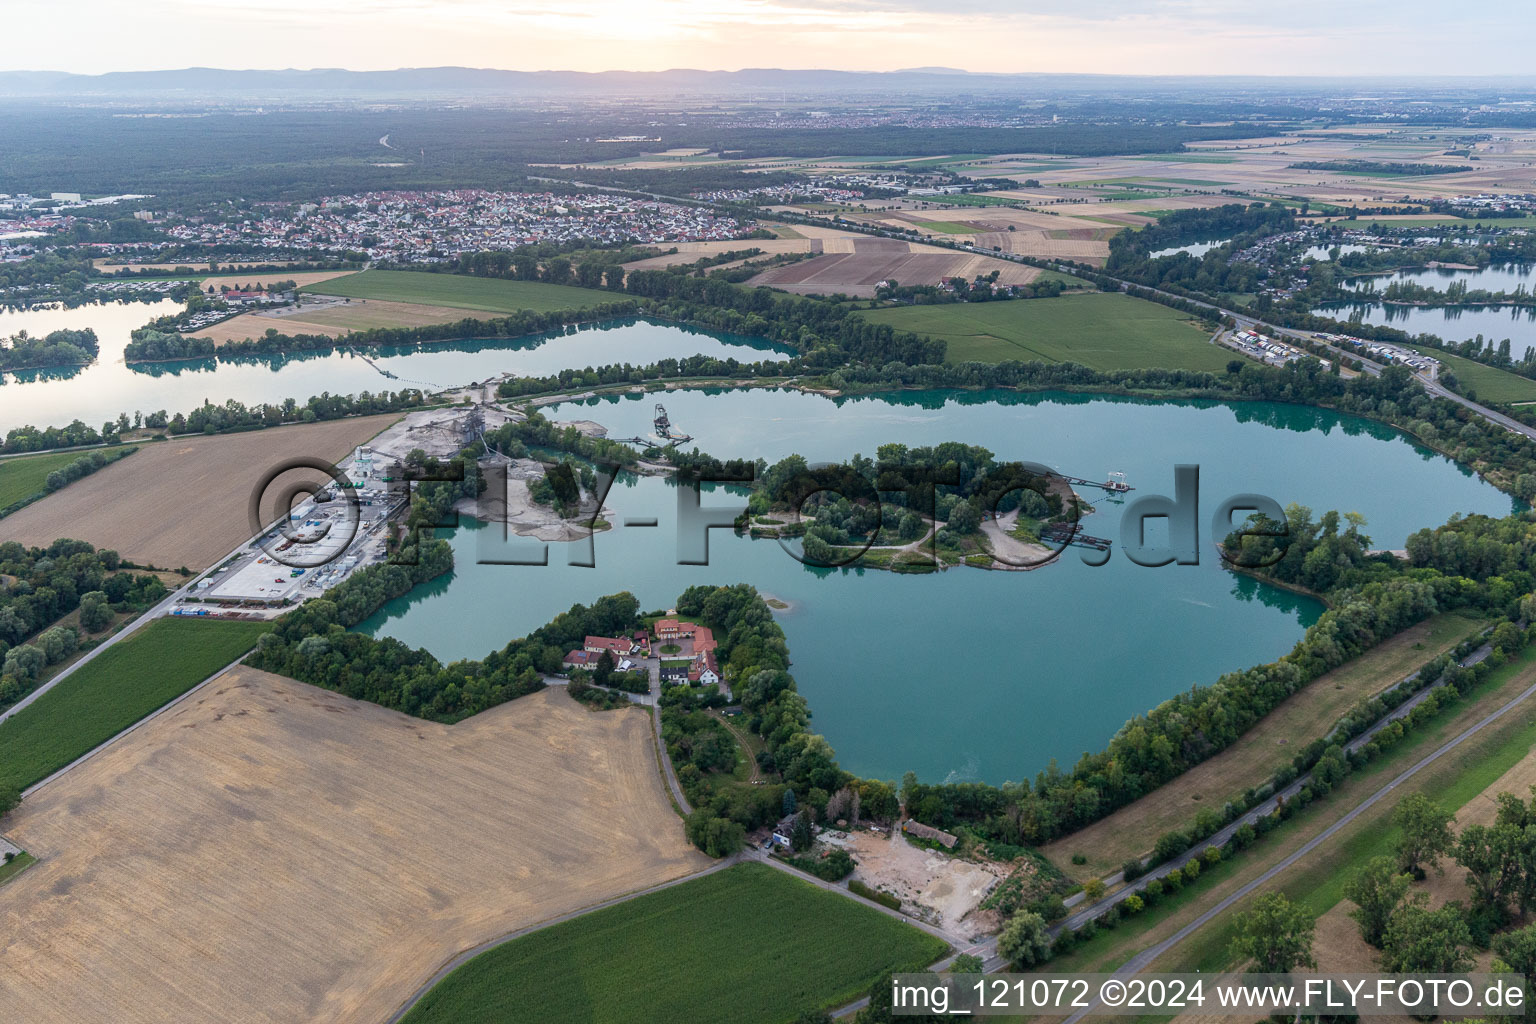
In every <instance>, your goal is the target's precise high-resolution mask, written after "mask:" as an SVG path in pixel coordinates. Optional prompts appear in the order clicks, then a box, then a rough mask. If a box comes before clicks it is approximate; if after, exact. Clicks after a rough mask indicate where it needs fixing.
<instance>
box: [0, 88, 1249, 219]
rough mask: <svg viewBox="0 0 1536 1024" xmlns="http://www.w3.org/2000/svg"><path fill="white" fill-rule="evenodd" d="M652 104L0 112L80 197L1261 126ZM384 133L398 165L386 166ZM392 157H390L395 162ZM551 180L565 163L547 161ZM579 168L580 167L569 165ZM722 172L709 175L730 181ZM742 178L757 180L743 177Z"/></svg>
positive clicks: (27, 160)
mask: <svg viewBox="0 0 1536 1024" xmlns="http://www.w3.org/2000/svg"><path fill="white" fill-rule="evenodd" d="M653 121H654V113H653V112H651V111H644V110H642V111H638V112H636V113H633V114H626V113H619V112H613V113H610V112H608V111H605V110H597V109H592V110H589V111H587V112H585V113H582V114H578V115H576V116H574V117H573V116H572V115H571V114H570V113H569V112H567V111H559V110H538V109H490V108H473V107H444V108H433V107H425V106H422V107H415V106H396V105H390V106H389V107H388V108H387V109H369V110H334V109H313V110H308V109H297V110H269V111H265V112H263V113H261V114H259V115H252V114H247V113H224V112H220V111H208V112H204V113H202V115H201V116H198V117H190V118H125V117H115V116H113V114H112V113H111V112H110V111H105V110H92V109H86V108H75V107H64V106H51V107H48V108H45V109H38V108H35V107H30V108H29V107H25V106H9V107H5V106H0V137H4V138H5V139H6V140H7V141H8V143H9V144H8V145H7V146H6V147H5V149H4V151H3V152H0V179H3V180H4V181H6V182H7V183H8V187H9V188H10V189H11V190H12V191H28V192H32V193H34V194H42V195H46V194H47V193H48V191H49V190H50V189H51V188H54V187H57V185H58V183H59V182H60V181H66V180H67V181H69V182H70V183H71V184H72V185H73V186H74V187H75V188H76V189H77V190H78V191H81V192H94V193H99V194H113V193H116V192H121V191H123V190H124V189H125V188H127V185H126V184H125V183H132V190H133V191H136V192H149V193H154V194H155V195H156V197H157V199H158V201H159V202H161V203H166V202H178V201H179V202H186V201H193V200H217V199H222V198H223V197H227V196H230V195H239V196H243V197H246V198H248V199H264V200H275V199H314V198H316V197H318V196H321V195H325V194H328V193H340V192H356V191H364V190H388V189H411V188H453V187H481V186H483V185H484V183H485V182H488V181H494V182H497V183H498V184H499V185H501V186H502V187H514V186H516V185H518V184H520V183H522V182H524V181H525V180H526V178H525V175H526V174H528V173H529V169H528V166H527V165H529V164H541V165H548V164H563V163H581V162H589V163H600V162H604V161H608V160H614V159H620V158H624V157H633V156H638V155H640V154H641V153H642V152H646V151H660V150H666V149H671V148H674V147H700V148H705V149H709V150H716V151H719V150H725V151H727V152H729V154H730V155H732V156H739V157H743V158H749V157H758V156H831V155H837V154H849V155H864V156H886V155H889V156H937V155H943V154H950V153H1017V152H1056V153H1063V154H1073V155H1081V156H1103V155H1108V154H1114V153H1166V152H1169V151H1172V150H1176V149H1178V148H1179V147H1180V146H1181V145H1183V144H1184V143H1186V142H1195V141H1201V140H1207V139H1230V138H1236V137H1244V136H1257V135H1263V134H1266V133H1268V132H1269V131H1272V130H1273V129H1272V128H1266V127H1263V126H1250V125H1244V124H1235V125H1233V124H1229V125H1210V126H1204V125H1188V124H1181V123H1177V122H1172V121H1170V122H1168V123H1163V124H1148V123H1145V122H1144V121H1142V120H1140V118H1139V117H1138V118H1135V119H1132V118H1128V117H1126V116H1125V115H1124V114H1121V115H1119V116H1117V117H1112V118H1110V119H1108V120H1104V121H1100V122H1096V123H1088V122H1081V123H1063V124H1054V125H1043V126H1041V127H1030V128H970V127H954V128H943V127H912V128H909V127H903V126H899V125H889V126H876V127H868V128H864V127H859V128H844V127H839V126H831V127H827V128H804V127H790V128H766V127H764V128H758V127H749V126H744V125H740V124H733V125H731V126H729V127H727V126H724V125H722V124H720V123H719V121H717V120H716V119H715V118H712V117H710V116H708V115H705V114H699V115H697V116H692V117H689V118H688V119H687V123H686V124H678V123H670V124H667V125H666V126H665V127H663V128H662V129H661V139H660V140H659V141H655V142H648V143H647V142H640V141H625V142H606V143H605V142H599V141H597V140H599V139H603V138H626V137H636V136H638V137H639V138H642V139H643V138H653V137H654V135H655V134H656V132H657V129H656V128H653V127H652V126H651V125H652V123H653ZM386 135H387V136H389V138H390V144H391V147H392V149H393V150H394V152H395V153H396V154H399V155H400V156H401V160H400V162H402V163H403V166H380V164H382V163H384V161H380V160H378V159H377V158H378V157H380V156H383V155H385V154H386V153H389V152H390V151H389V150H384V149H381V148H380V146H379V139H380V138H382V137H384V136H386ZM388 162H389V163H395V162H397V161H396V160H394V159H391V160H390V161H388ZM532 173H535V174H539V175H542V176H545V177H549V176H552V175H554V174H557V173H558V172H556V171H554V170H553V169H552V168H550V167H547V166H543V167H540V168H538V169H537V170H535V171H533V172H532ZM576 173H580V174H583V175H584V174H585V173H586V172H585V171H581V172H576ZM611 173H612V174H613V176H614V178H615V179H616V180H614V181H612V182H608V183H610V184H616V185H623V184H628V185H630V186H631V187H633V186H637V185H646V184H655V183H656V182H657V181H658V180H668V181H670V179H659V178H657V177H656V176H655V174H654V172H622V171H617V172H611ZM713 173H714V174H715V175H717V177H715V178H713V179H710V180H709V181H708V183H707V184H702V185H701V182H704V181H705V179H703V178H701V177H700V178H696V179H695V180H690V181H687V182H684V183H683V184H686V185H690V186H693V187H718V186H719V185H720V184H722V183H735V182H736V181H737V179H735V178H734V177H731V178H724V177H721V176H720V175H721V172H719V171H716V172H713ZM739 180H742V181H747V180H751V181H754V182H755V183H756V182H758V179H756V178H755V176H753V177H747V176H743V177H742V178H741V179H739Z"/></svg>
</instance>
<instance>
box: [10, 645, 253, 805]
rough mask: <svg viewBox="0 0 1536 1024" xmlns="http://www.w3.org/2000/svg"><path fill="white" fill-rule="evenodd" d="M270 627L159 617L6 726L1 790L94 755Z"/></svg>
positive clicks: (21, 786) (26, 783)
mask: <svg viewBox="0 0 1536 1024" xmlns="http://www.w3.org/2000/svg"><path fill="white" fill-rule="evenodd" d="M270 628H271V625H270V624H268V623H265V622H207V621H201V622H200V621H195V620H192V619H170V618H165V619H157V620H156V621H154V622H151V623H149V624H147V625H146V626H144V627H143V628H142V629H141V630H139V631H138V632H137V633H134V634H133V635H132V636H130V637H128V638H127V639H126V640H121V641H119V642H118V643H117V644H115V645H114V646H112V647H111V648H110V649H108V650H106V651H104V652H103V653H102V654H101V655H99V656H98V657H97V658H96V659H95V660H93V661H91V662H90V663H89V664H87V665H85V666H84V667H83V668H81V669H79V670H77V671H76V672H75V673H74V674H73V675H71V676H70V677H69V678H68V679H66V680H64V681H63V682H62V683H60V684H59V685H58V686H56V687H54V688H53V689H52V690H49V691H48V692H47V693H46V694H44V695H43V696H42V697H40V698H38V699H37V701H36V702H35V703H33V704H31V705H29V706H28V707H26V708H24V709H22V710H21V711H20V712H18V713H17V714H15V715H13V716H12V717H11V718H8V719H6V720H5V721H4V722H0V786H4V785H7V784H13V785H15V786H16V787H17V788H19V789H25V788H26V787H28V786H30V785H32V784H33V783H35V782H38V781H40V780H42V779H44V778H46V777H48V776H49V775H50V774H52V773H53V772H56V771H58V770H59V769H60V768H63V767H64V766H65V765H67V764H69V763H70V762H71V761H73V760H75V759H76V758H78V757H80V756H82V755H84V754H87V753H89V752H90V751H91V750H92V749H94V748H95V747H97V746H99V745H100V744H102V743H105V742H106V741H107V740H109V739H111V738H112V737H113V736H115V735H117V734H118V733H119V732H122V731H123V730H124V729H126V728H128V727H129V726H130V725H132V724H133V723H135V722H137V721H138V720H139V719H141V718H143V717H144V716H145V715H148V714H150V713H151V712H153V711H155V710H157V709H158V708H161V707H163V706H164V705H166V704H168V703H169V702H170V701H172V700H174V699H175V698H177V697H179V696H181V695H182V694H183V693H186V692H187V691H188V690H190V689H191V688H192V687H194V686H196V685H197V684H198V683H200V682H202V681H203V680H204V679H206V678H208V677H209V676H211V675H212V674H213V673H215V672H217V671H218V670H219V669H221V668H223V667H224V666H225V665H228V664H229V663H230V662H232V661H234V660H235V659H236V658H238V657H240V656H241V655H242V654H244V653H245V652H246V651H249V650H250V649H251V648H252V647H254V646H255V645H256V640H257V638H258V637H260V636H261V634H262V633H265V632H266V631H267V630H268V629H270Z"/></svg>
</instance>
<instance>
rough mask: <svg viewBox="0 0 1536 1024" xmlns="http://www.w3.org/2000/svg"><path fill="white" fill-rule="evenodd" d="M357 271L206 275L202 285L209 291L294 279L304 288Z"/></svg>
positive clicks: (263, 284)
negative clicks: (210, 289)
mask: <svg viewBox="0 0 1536 1024" xmlns="http://www.w3.org/2000/svg"><path fill="white" fill-rule="evenodd" d="M355 273H357V271H355V270H298V271H294V272H292V273H283V272H282V271H273V270H269V271H266V272H264V273H258V272H254V271H253V272H252V273H250V274H245V275H241V274H230V275H227V276H220V277H205V278H203V284H202V287H203V291H204V292H207V291H208V289H209V288H212V289H213V290H214V291H218V290H219V289H220V288H235V289H239V288H244V287H245V286H246V285H254V286H256V287H258V288H265V287H266V286H267V285H269V284H272V283H273V282H275V281H292V282H294V283H295V284H296V285H298V287H300V288H303V287H304V286H306V285H311V284H319V283H320V282H322V281H332V280H335V279H336V278H338V277H347V276H349V275H351V274H355Z"/></svg>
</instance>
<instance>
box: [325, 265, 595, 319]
mask: <svg viewBox="0 0 1536 1024" xmlns="http://www.w3.org/2000/svg"><path fill="white" fill-rule="evenodd" d="M301 290H302V291H306V292H315V293H318V294H322V295H342V296H346V297H347V298H352V299H387V300H389V301H391V302H420V303H423V304H425V305H429V306H457V307H458V308H460V309H476V310H481V311H484V312H489V313H515V312H517V311H518V310H520V309H531V310H533V311H534V312H535V313H548V312H550V311H552V310H556V309H580V308H582V307H584V306H595V305H598V304H599V303H603V302H616V301H618V300H619V299H621V298H623V296H621V295H616V294H615V293H613V292H607V291H599V290H598V289H596V288H573V287H569V286H567V285H563V284H545V283H544V282H542V281H502V280H499V279H496V278H486V277H463V276H461V275H459V274H427V273H422V272H420V271H414V270H365V271H363V272H362V273H360V274H352V275H350V276H348V277H339V278H336V279H334V280H331V281H322V282H321V283H319V284H316V285H310V286H308V287H306V288H303V289H301Z"/></svg>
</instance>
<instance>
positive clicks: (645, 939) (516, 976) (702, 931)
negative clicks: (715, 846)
mask: <svg viewBox="0 0 1536 1024" xmlns="http://www.w3.org/2000/svg"><path fill="white" fill-rule="evenodd" d="M944 949H945V945H944V943H943V942H942V941H941V940H939V939H936V938H934V937H933V936H931V935H929V934H927V933H926V932H920V931H918V930H917V929H916V928H913V927H911V926H910V925H906V924H902V923H901V922H900V921H897V920H894V919H893V918H890V917H887V916H886V915H884V914H882V913H880V912H879V911H877V910H875V909H873V908H872V907H869V906H867V905H863V904H861V903H860V902H859V901H857V900H855V899H852V898H850V897H847V896H839V895H836V894H834V893H830V892H827V891H825V890H823V889H819V888H817V887H816V886H814V885H812V884H810V883H809V882H805V881H802V880H800V879H798V878H793V877H791V876H789V875H787V874H785V873H784V872H782V871H778V870H775V869H774V868H771V867H768V866H767V865H764V864H752V863H748V864H740V865H737V866H736V867H733V868H728V869H726V870H724V871H719V872H716V873H715V874H712V875H707V876H705V877H703V878H699V879H696V880H694V881H691V882H686V883H684V884H682V885H677V886H673V887H672V888H670V889H664V890H662V891H661V892H655V893H651V894H650V895H648V896H641V897H638V898H636V899H633V900H629V901H628V902H625V903H621V904H619V905H618V906H614V907H609V908H607V909H606V910H599V911H595V912H594V913H591V914H586V915H584V916H582V917H578V918H576V919H575V920H572V921H567V922H565V923H563V924H558V925H555V926H553V927H551V928H545V929H542V930H540V931H537V932H534V933H532V934H531V935H526V936H524V937H522V938H520V939H514V940H512V941H511V942H508V943H506V944H505V945H503V946H498V947H497V948H496V949H493V950H491V951H490V952H488V953H484V954H482V955H480V956H478V957H476V958H475V959H473V960H471V961H470V962H469V963H467V964H465V965H464V966H462V967H460V968H459V969H458V970H456V971H454V972H453V973H452V974H450V975H448V977H447V978H445V979H444V980H443V981H442V983H441V984H439V985H438V986H437V987H436V988H434V989H433V990H432V991H431V992H429V993H428V994H427V995H426V997H425V998H424V999H423V1000H422V1001H421V1002H420V1003H419V1004H417V1005H416V1006H415V1007H414V1008H413V1009H412V1010H411V1012H410V1013H408V1014H406V1016H405V1018H404V1020H403V1022H402V1024H449V1022H452V1024H458V1022H460V1021H475V1022H477V1024H514V1022H521V1021H526V1020H529V1019H530V1017H529V1013H530V1010H532V1009H533V1008H535V1007H536V1008H537V1012H536V1013H535V1014H534V1016H535V1017H537V1019H538V1020H539V1021H540V1024H578V1022H579V1024H632V1022H634V1021H709V1022H710V1024H787V1022H788V1021H790V1020H793V1019H794V1018H795V1017H796V1016H797V1015H799V1014H801V1013H803V1012H806V1011H808V1010H819V1009H823V1008H828V1007H832V1006H836V1005H840V1004H842V1003H844V1002H848V1001H850V1000H852V999H855V998H857V997H858V996H860V995H862V994H864V992H865V991H867V990H868V988H869V986H870V985H871V984H872V983H873V982H874V981H875V980H876V979H877V978H878V977H879V976H880V974H881V973H883V972H885V971H912V970H922V969H923V968H924V967H926V966H927V965H928V964H930V963H932V962H933V961H935V960H937V959H938V958H939V957H940V956H942V955H943V953H944Z"/></svg>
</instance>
